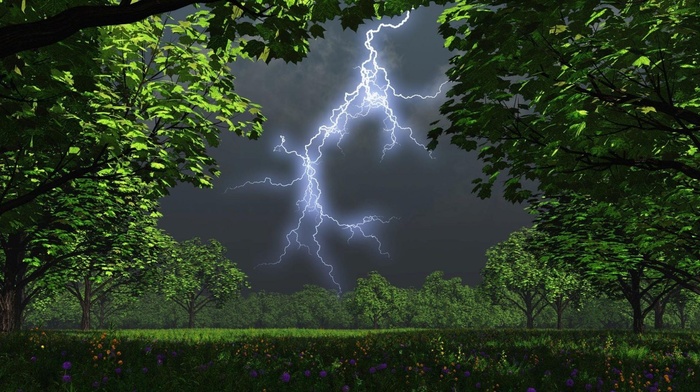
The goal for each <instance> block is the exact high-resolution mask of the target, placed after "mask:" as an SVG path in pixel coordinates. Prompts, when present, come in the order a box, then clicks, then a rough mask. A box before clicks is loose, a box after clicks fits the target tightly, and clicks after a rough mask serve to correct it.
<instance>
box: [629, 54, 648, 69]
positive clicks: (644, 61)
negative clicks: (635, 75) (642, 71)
mask: <svg viewBox="0 0 700 392" xmlns="http://www.w3.org/2000/svg"><path fill="white" fill-rule="evenodd" d="M632 65H633V66H635V67H642V66H644V65H651V60H649V57H647V56H639V58H638V59H637V60H635V61H634V63H632Z"/></svg>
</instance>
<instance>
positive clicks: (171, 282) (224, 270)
mask: <svg viewBox="0 0 700 392" xmlns="http://www.w3.org/2000/svg"><path fill="white" fill-rule="evenodd" d="M225 254H226V248H224V246H223V245H221V243H219V242H218V241H217V240H214V239H211V240H209V242H208V243H206V244H203V243H202V242H201V240H200V239H199V238H193V239H191V240H187V241H184V242H181V243H179V244H178V245H176V246H175V247H174V249H173V252H172V254H171V255H170V257H166V258H165V260H164V263H163V265H162V266H161V267H160V271H159V273H160V274H161V276H162V280H161V281H160V282H159V286H158V287H159V291H160V292H161V293H163V294H164V295H165V297H166V298H167V299H169V300H171V301H173V302H175V303H176V304H177V305H178V306H180V307H181V308H182V309H184V310H185V312H187V315H188V318H189V320H188V324H187V325H188V327H189V328H194V325H195V316H196V315H197V313H198V312H199V311H200V310H202V308H204V307H205V306H207V305H209V304H215V305H216V306H217V307H222V306H223V305H224V303H225V302H226V301H228V300H230V299H233V298H236V297H237V296H238V295H239V293H240V290H241V288H243V287H249V286H248V283H247V281H246V278H247V276H246V275H245V274H244V273H243V272H241V271H240V270H239V269H238V268H236V264H235V263H233V262H231V261H230V260H229V259H227V258H226V256H225Z"/></svg>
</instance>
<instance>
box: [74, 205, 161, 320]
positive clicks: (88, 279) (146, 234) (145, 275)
mask: <svg viewBox="0 0 700 392" xmlns="http://www.w3.org/2000/svg"><path fill="white" fill-rule="evenodd" d="M148 218H149V219H146V220H142V221H140V222H120V223H126V225H127V227H126V228H125V230H124V231H123V232H121V233H106V234H103V235H107V236H110V235H111V236H119V239H118V240H117V241H118V242H117V243H116V244H114V243H113V245H112V246H111V248H110V249H104V250H101V251H100V252H98V253H97V254H91V255H81V256H77V257H76V259H78V260H79V261H76V262H74V264H73V265H72V266H71V268H70V270H68V269H66V270H64V271H62V272H73V274H75V275H74V276H77V277H79V278H78V279H77V280H72V281H70V282H69V283H67V284H66V288H67V290H68V292H69V293H70V294H72V295H73V296H74V297H75V298H76V299H77V300H78V302H79V303H80V306H81V309H82V318H81V321H80V328H81V329H83V330H88V329H90V319H91V318H90V314H91V311H92V309H93V307H95V306H96V305H98V304H100V305H101V306H100V311H101V312H100V314H101V317H100V324H103V323H104V317H105V316H104V312H105V308H104V305H105V301H107V300H108V298H110V297H113V295H112V294H114V293H117V292H119V295H121V296H124V295H130V296H134V297H137V296H140V295H142V294H143V291H144V288H145V287H146V286H148V285H149V284H150V281H151V280H153V278H154V277H153V276H152V274H153V272H152V270H155V266H156V263H157V261H158V253H159V252H161V251H163V250H164V249H166V248H167V247H168V245H169V244H170V242H172V239H171V238H170V237H169V236H166V235H165V234H164V233H163V232H162V231H161V230H160V229H157V228H156V227H155V223H156V222H155V219H154V217H152V216H150V214H149V216H148ZM115 245H116V246H115ZM76 270H77V271H76Z"/></svg>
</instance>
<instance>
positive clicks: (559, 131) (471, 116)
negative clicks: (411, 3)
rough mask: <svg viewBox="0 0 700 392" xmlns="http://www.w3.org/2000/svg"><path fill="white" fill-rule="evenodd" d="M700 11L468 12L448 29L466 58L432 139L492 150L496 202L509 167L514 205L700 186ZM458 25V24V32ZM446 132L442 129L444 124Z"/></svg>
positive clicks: (459, 59)
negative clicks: (547, 197)
mask: <svg viewBox="0 0 700 392" xmlns="http://www.w3.org/2000/svg"><path fill="white" fill-rule="evenodd" d="M698 12H699V11H698V9H697V7H694V6H691V5H689V4H686V3H683V2H677V1H672V0H660V1H655V2H653V3H650V2H643V1H632V2H620V1H615V0H606V1H602V2H601V1H599V0H584V1H577V2H576V4H575V5H573V3H572V2H561V1H558V0H538V1H531V2H528V3H527V4H521V5H519V6H518V7H515V6H513V5H512V4H511V3H509V2H505V1H499V0H496V1H484V2H471V1H469V2H468V1H460V2H458V4H457V5H456V6H455V7H452V8H450V9H448V10H446V11H445V12H444V13H443V14H442V15H441V17H440V18H439V23H441V26H440V28H439V29H440V32H441V33H442V35H443V37H444V38H445V46H446V47H448V48H449V49H450V50H453V51H460V54H458V55H456V56H454V57H453V58H452V59H451V60H450V63H451V64H452V68H450V69H449V70H448V71H447V75H448V76H449V78H450V80H451V81H453V82H455V85H453V87H452V88H451V89H450V91H449V92H448V93H447V96H448V97H452V98H451V99H449V100H448V101H447V102H446V103H445V104H444V105H443V106H442V107H441V109H440V112H441V113H442V114H443V115H447V116H448V118H449V122H450V125H449V127H447V128H446V129H443V128H442V127H436V128H434V129H433V130H431V131H430V134H429V137H430V138H431V139H432V141H431V142H430V144H429V147H430V148H431V149H434V148H435V147H436V146H437V139H438V137H439V136H440V135H443V134H445V135H452V139H451V142H452V143H453V144H455V145H457V146H459V147H461V148H463V149H465V150H467V151H471V150H475V149H476V148H477V147H478V145H479V144H480V145H481V146H482V147H481V149H480V154H479V157H480V158H481V159H482V160H483V161H484V162H485V163H486V165H484V167H483V172H484V174H485V175H486V176H487V177H488V180H487V181H484V180H483V179H476V180H475V181H474V183H475V184H476V187H475V189H474V191H477V192H478V193H479V195H480V196H481V197H489V196H490V193H491V188H492V185H493V184H494V182H495V181H496V179H497V178H498V176H499V174H501V172H502V171H504V169H506V168H508V173H509V178H508V179H507V180H506V181H505V192H504V195H505V197H506V198H507V199H509V200H512V201H524V200H526V199H527V198H528V197H530V196H531V195H532V191H530V190H523V189H521V185H522V184H521V183H522V181H523V180H525V179H528V180H537V181H538V183H539V185H538V186H539V189H540V190H542V191H544V192H546V193H548V194H556V193H557V191H559V190H564V189H565V190H575V191H582V190H586V192H585V193H589V194H591V195H592V196H594V197H596V198H604V197H606V194H607V193H608V190H609V187H618V186H629V189H628V192H629V193H628V194H627V197H630V196H631V195H645V194H646V195H650V194H653V192H655V190H656V189H657V187H656V186H655V185H658V186H659V187H662V188H665V189H667V190H674V189H675V190H678V191H681V190H683V189H695V190H696V191H697V189H698V187H699V186H700V185H699V183H698V180H700V165H699V162H700V161H699V160H698V157H699V156H700V155H699V154H700V114H699V113H698V111H697V107H698V99H700V93H699V92H698V91H697V90H696V89H695V85H694V83H692V82H690V81H693V80H695V79H696V76H697V75H696V74H697V69H698V68H699V67H700V65H699V64H698V63H697V58H698V55H700V45H698V43H697V40H696V39H695V38H694V35H693V34H687V33H686V32H688V31H697V30H698V27H699V25H698V18H697V16H698ZM454 24H457V25H456V26H455V25H454ZM436 123H437V122H435V123H433V124H436Z"/></svg>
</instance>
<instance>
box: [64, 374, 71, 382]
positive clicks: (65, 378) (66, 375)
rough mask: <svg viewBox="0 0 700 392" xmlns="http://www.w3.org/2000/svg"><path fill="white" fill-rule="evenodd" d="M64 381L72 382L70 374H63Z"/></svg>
mask: <svg viewBox="0 0 700 392" xmlns="http://www.w3.org/2000/svg"><path fill="white" fill-rule="evenodd" d="M63 382H70V375H69V374H65V375H64V376H63Z"/></svg>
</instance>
